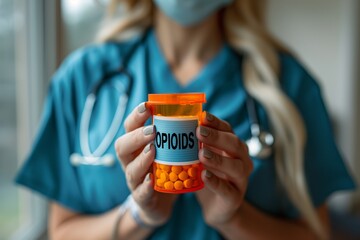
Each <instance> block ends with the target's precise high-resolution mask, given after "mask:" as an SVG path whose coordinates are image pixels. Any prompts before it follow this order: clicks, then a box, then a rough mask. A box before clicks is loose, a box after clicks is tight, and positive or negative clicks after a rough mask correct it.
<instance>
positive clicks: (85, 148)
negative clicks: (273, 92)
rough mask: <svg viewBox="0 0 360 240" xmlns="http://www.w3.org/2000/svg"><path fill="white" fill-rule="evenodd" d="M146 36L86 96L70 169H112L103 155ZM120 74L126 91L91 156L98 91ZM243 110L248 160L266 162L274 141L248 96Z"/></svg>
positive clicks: (117, 122) (117, 123) (122, 89)
mask: <svg viewBox="0 0 360 240" xmlns="http://www.w3.org/2000/svg"><path fill="white" fill-rule="evenodd" d="M148 32H149V31H148V30H147V31H146V32H145V34H143V35H142V37H141V38H140V40H139V41H138V42H137V43H135V44H134V45H133V46H132V48H131V49H130V50H129V51H128V53H127V54H126V55H125V57H124V58H123V61H122V64H121V65H120V67H119V68H118V69H117V70H115V71H111V72H109V73H107V74H105V76H104V77H103V78H102V79H100V81H98V82H97V84H95V86H94V87H93V88H92V90H91V91H90V93H89V95H88V96H87V97H86V100H85V106H84V109H83V112H82V114H81V117H80V129H79V138H80V139H79V140H80V149H81V152H82V155H81V154H79V153H73V154H72V155H71V156H70V162H71V164H72V165H74V166H78V165H93V166H107V167H110V166H113V165H114V163H115V161H116V159H115V156H113V155H112V154H105V152H106V151H107V150H108V149H109V147H110V146H111V143H112V142H113V140H114V138H115V137H116V133H117V131H118V129H119V127H120V126H121V123H122V122H123V120H124V116H125V111H126V107H127V103H128V99H129V95H130V91H131V89H132V83H133V77H132V75H131V74H130V73H129V71H128V70H127V64H128V62H129V60H130V58H131V56H132V55H133V53H134V51H135V50H136V48H137V47H138V46H140V45H141V44H142V43H144V42H145V39H146V36H147V35H148ZM121 74H122V75H123V76H125V77H126V78H127V79H128V86H127V87H126V86H125V85H124V84H121V85H120V87H117V89H118V91H119V92H120V97H119V100H118V105H117V108H116V111H115V115H114V119H113V120H112V122H111V124H110V127H109V129H108V131H107V132H106V134H105V136H104V138H103V140H102V141H101V143H100V144H99V146H98V147H97V148H96V149H95V150H94V151H93V152H91V150H90V147H89V125H90V120H91V115H92V112H93V109H94V105H95V102H96V98H97V95H98V92H99V89H100V88H101V86H103V84H104V83H105V82H107V81H108V80H109V79H111V78H112V77H114V76H119V75H121ZM246 108H247V111H248V114H249V120H250V132H251V137H250V138H249V139H248V140H246V141H245V142H246V144H247V146H248V150H249V155H250V157H253V158H258V159H265V158H268V157H269V156H270V155H271V154H272V149H273V144H274V137H273V135H272V134H271V133H270V132H267V131H264V130H262V129H261V127H260V123H259V119H258V115H257V112H256V106H255V101H254V99H253V98H252V97H251V96H250V95H249V94H246Z"/></svg>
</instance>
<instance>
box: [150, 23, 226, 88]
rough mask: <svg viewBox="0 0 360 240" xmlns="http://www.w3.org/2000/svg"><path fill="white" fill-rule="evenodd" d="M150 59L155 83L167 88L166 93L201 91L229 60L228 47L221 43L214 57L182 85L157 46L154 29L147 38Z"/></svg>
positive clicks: (214, 79) (213, 79)
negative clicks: (153, 69) (153, 68)
mask: <svg viewBox="0 0 360 240" xmlns="http://www.w3.org/2000/svg"><path fill="white" fill-rule="evenodd" d="M149 46H150V58H151V59H152V61H151V63H152V64H156V66H153V67H155V69H156V70H155V71H156V72H155V77H156V79H155V81H158V82H159V83H160V84H161V85H163V86H167V89H169V90H168V91H172V92H196V91H202V90H203V89H204V85H205V84H209V85H212V84H214V83H215V82H211V81H216V79H217V78H209V76H215V75H216V73H217V72H219V71H221V69H222V68H224V66H226V64H227V60H228V58H229V51H231V49H230V47H229V46H228V45H227V44H226V43H223V45H222V47H221V48H220V49H219V50H218V52H217V53H216V54H215V56H213V57H212V59H211V60H210V61H209V62H207V63H206V64H205V65H204V67H203V68H202V69H201V70H200V72H199V73H198V74H197V75H196V76H195V77H193V78H192V79H191V80H190V81H189V82H188V83H187V84H186V85H182V84H180V83H179V82H178V80H177V79H176V78H175V76H174V75H173V72H172V70H171V67H170V65H169V64H168V62H167V61H166V58H165V55H164V53H163V51H162V49H161V47H160V45H159V42H158V39H157V37H156V33H155V29H152V31H151V32H150V36H149Z"/></svg>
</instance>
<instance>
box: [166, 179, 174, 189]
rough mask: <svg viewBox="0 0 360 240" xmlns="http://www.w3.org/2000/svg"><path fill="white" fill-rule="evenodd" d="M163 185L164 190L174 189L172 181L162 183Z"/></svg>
mask: <svg viewBox="0 0 360 240" xmlns="http://www.w3.org/2000/svg"><path fill="white" fill-rule="evenodd" d="M164 187H165V189H166V190H173V189H174V183H173V182H171V181H167V182H166V183H164Z"/></svg>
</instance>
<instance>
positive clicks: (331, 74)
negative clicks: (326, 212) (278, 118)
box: [268, 0, 360, 206]
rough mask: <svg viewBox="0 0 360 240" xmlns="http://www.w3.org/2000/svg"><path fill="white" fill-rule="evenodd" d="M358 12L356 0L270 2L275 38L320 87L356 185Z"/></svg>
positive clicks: (346, 200) (346, 198)
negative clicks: (297, 59)
mask: <svg viewBox="0 0 360 240" xmlns="http://www.w3.org/2000/svg"><path fill="white" fill-rule="evenodd" d="M359 6H360V4H359V1H358V0H302V1H294V0H292V1H291V0H290V1H289V0H269V13H268V19H269V27H270V29H271V30H272V32H273V33H274V34H275V35H276V36H277V37H279V38H280V39H281V40H282V41H283V42H285V44H287V45H288V46H290V47H291V49H293V50H295V52H296V54H297V55H298V56H299V58H300V60H301V61H302V62H303V63H304V64H305V65H306V66H307V68H308V69H309V70H310V72H311V73H312V74H313V75H314V76H315V77H316V78H317V79H318V81H319V82H320V85H321V86H322V89H323V95H324V97H325V101H326V103H327V106H328V109H329V112H330V115H331V117H332V119H333V121H334V126H335V134H336V138H337V142H338V144H339V146H340V149H341V150H342V153H343V155H344V156H345V158H346V161H347V163H348V165H349V166H350V168H351V171H352V172H353V174H357V175H356V177H357V179H360V178H359V171H358V170H360V168H359V165H358V163H356V162H357V161H356V159H357V156H359V154H360V153H359V149H358V146H357V145H358V144H357V143H356V142H357V141H358V140H359V138H358V137H357V134H356V132H358V133H359V131H360V129H359V127H357V126H356V124H355V123H356V122H358V121H359V120H360V116H359V111H358V109H359V107H360V106H359V101H357V100H359V98H358V97H357V94H358V93H359V92H360V91H359V84H358V83H357V81H358V80H359V72H357V65H358V62H359V61H358V60H359V51H358V50H359V43H358V42H359V30H358V28H359V26H358V22H359V17H358V15H359V13H360V11H359V9H360V8H359ZM356 98H357V100H356ZM350 195H351V197H352V199H354V194H350ZM337 199H338V200H336V199H335V200H333V201H334V202H338V201H341V202H342V203H345V206H346V205H349V204H346V203H349V201H350V199H351V198H350V197H349V195H348V194H342V195H338V196H337ZM357 202H359V201H357ZM334 205H335V204H334ZM336 205H338V204H336Z"/></svg>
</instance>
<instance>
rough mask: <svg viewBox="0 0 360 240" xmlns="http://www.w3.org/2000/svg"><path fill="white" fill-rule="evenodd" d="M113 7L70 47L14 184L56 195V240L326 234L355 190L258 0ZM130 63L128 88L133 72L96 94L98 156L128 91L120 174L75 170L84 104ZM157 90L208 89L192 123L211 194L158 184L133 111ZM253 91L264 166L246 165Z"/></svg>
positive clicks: (143, 117) (314, 98) (313, 93)
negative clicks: (339, 196) (270, 140)
mask: <svg viewBox="0 0 360 240" xmlns="http://www.w3.org/2000/svg"><path fill="white" fill-rule="evenodd" d="M119 2H120V1H115V0H114V1H111V3H110V6H109V16H110V17H109V18H108V21H107V22H106V24H105V26H104V27H103V29H102V31H101V32H100V35H99V36H100V40H101V42H102V43H100V44H98V45H94V46H89V47H86V48H83V49H81V50H79V51H76V53H74V54H72V55H71V56H70V57H69V58H68V59H67V60H66V61H65V62H64V63H63V65H62V67H61V68H60V69H59V70H58V71H57V73H56V74H55V76H54V79H53V80H52V83H51V87H50V92H49V97H48V99H47V104H46V107H45V111H44V116H43V120H42V127H41V129H40V132H39V134H38V137H37V140H36V142H35V144H34V148H33V150H32V152H31V154H30V157H29V159H28V161H27V162H26V164H25V165H24V167H23V168H22V170H21V171H20V173H19V175H18V177H17V182H18V183H20V184H22V185H25V186H27V187H29V188H31V189H33V190H35V191H37V192H40V193H41V194H43V195H45V196H46V197H48V198H49V199H50V201H51V205H50V217H49V233H50V236H51V238H52V239H109V238H111V237H112V236H116V235H117V236H118V237H119V238H120V239H144V238H150V239H221V238H226V239H326V238H328V236H329V222H328V213H327V207H326V199H327V197H328V196H329V195H330V194H331V193H332V192H334V191H336V190H345V189H352V188H354V184H353V181H352V179H351V177H350V176H349V174H348V172H347V170H346V168H345V166H344V163H343V161H342V159H341V157H340V155H339V152H338V150H337V148H336V145H335V143H334V140H333V135H332V132H331V127H330V122H329V118H328V115H327V112H326V109H325V107H324V104H323V101H322V98H321V94H320V90H319V87H318V85H317V83H316V82H315V81H314V80H313V78H312V77H311V76H310V75H309V74H308V73H307V72H306V70H304V68H303V67H302V66H301V65H300V64H299V63H298V62H297V61H296V60H295V59H294V57H293V56H292V55H291V54H289V53H288V52H287V51H286V50H285V48H284V47H283V46H281V44H280V43H279V42H277V41H276V40H275V39H274V38H273V37H272V36H271V35H270V34H269V33H268V32H267V31H266V28H265V22H264V1H261V0H257V1H254V0H212V1H206V0H194V1H190V0H189V1H186V0H173V1H169V0H154V1H147V0H138V1H136V0H128V1H123V2H121V4H120V3H119ZM119 9H120V10H122V11H123V12H122V14H121V16H122V18H120V19H119V18H117V14H118V10H119ZM146 29H147V30H146ZM134 35H135V36H134ZM141 36H143V37H141ZM119 39H120V40H119ZM134 46H135V47H134ZM129 52H131V54H129ZM124 59H126V61H125V60H124ZM124 62H126V63H124ZM123 65H125V68H126V69H127V71H128V72H129V73H130V74H131V75H132V79H133V80H132V83H131V85H132V87H129V85H130V83H129V81H128V79H127V78H126V76H125V74H117V75H115V76H112V77H110V80H109V81H107V82H106V83H105V84H104V85H103V86H102V87H101V88H100V89H99V92H98V97H97V100H96V104H95V108H94V111H93V113H92V118H91V122H90V130H89V135H88V137H89V141H90V143H89V145H90V146H88V152H90V153H91V151H90V149H95V148H97V146H99V144H100V143H101V142H102V140H103V139H104V138H105V137H104V136H105V135H106V132H107V129H108V128H109V126H110V124H111V123H112V120H113V118H114V113H115V111H116V109H117V105H118V98H119V96H120V94H119V92H118V91H117V90H116V88H117V87H119V86H118V85H119V84H120V83H121V84H125V85H126V86H125V87H129V89H130V93H129V100H128V103H127V109H126V113H125V114H126V116H127V118H126V120H125V121H124V123H122V124H121V126H120V127H119V129H118V132H117V135H116V136H117V140H116V141H115V140H114V141H113V142H114V143H115V148H113V147H111V145H110V147H108V148H107V150H106V151H105V153H107V154H113V155H115V152H116V155H117V156H118V158H119V159H120V160H119V161H118V162H116V164H115V166H113V167H106V166H103V165H101V166H94V165H89V164H80V165H77V166H74V165H72V164H71V163H70V160H69V159H70V158H71V154H73V153H79V154H82V152H84V151H81V150H83V149H84V147H83V146H81V144H83V142H84V141H83V142H82V141H80V140H79V138H81V136H80V137H79V135H81V131H82V130H81V129H80V120H81V118H82V117H81V115H82V111H83V108H84V104H85V100H86V96H87V94H88V93H89V91H90V90H91V89H92V88H93V87H94V85H95V84H96V83H97V82H98V81H99V79H101V78H102V77H103V76H105V75H106V74H108V73H109V72H112V71H114V70H116V69H118V68H119V66H123ZM150 92H153V93H164V92H205V93H206V96H207V104H206V105H205V110H206V111H207V112H206V113H205V114H204V116H203V119H202V122H203V123H202V126H200V127H198V129H197V137H198V139H199V140H200V141H201V142H203V143H205V145H206V146H207V147H205V148H204V149H202V150H200V151H199V159H200V161H201V162H202V163H203V164H204V167H205V169H206V170H205V171H204V172H202V178H203V181H204V182H205V188H204V189H203V190H201V191H198V192H196V193H192V194H183V195H178V196H176V195H171V194H161V193H158V192H155V191H154V190H153V188H152V184H153V183H152V176H151V174H150V173H149V168H150V166H151V164H152V162H153V160H154V155H155V150H154V146H153V145H152V144H151V142H152V141H153V139H154V132H155V131H154V128H153V126H151V125H150V126H146V127H144V124H145V123H146V121H148V119H149V117H150V115H151V114H150V111H149V109H148V108H147V105H146V104H145V103H142V104H140V105H139V103H140V102H144V101H146V100H147V93H150ZM246 92H248V94H250V95H251V96H252V97H253V98H254V99H255V100H257V102H258V104H257V105H256V111H257V112H258V113H259V120H260V123H261V126H262V128H263V129H266V130H269V129H270V130H271V132H273V134H274V136H275V139H276V141H275V145H274V154H273V155H272V156H270V157H269V158H268V159H266V160H260V159H257V158H252V159H250V157H249V155H248V151H247V148H246V147H245V144H244V142H243V140H245V139H247V138H249V137H250V125H249V120H248V112H247V110H246V107H245V99H246ZM132 109H133V110H132ZM210 112H211V113H210ZM89 121H90V120H89ZM86 141H87V138H85V142H86ZM105 153H104V154H105ZM130 194H131V197H132V199H133V200H132V201H131V204H130V205H131V207H125V205H126V206H129V205H127V204H128V203H129V201H125V199H126V198H127V197H128V196H129V195H130ZM129 199H131V198H129ZM125 202H126V204H125ZM119 206H121V207H120V208H119ZM119 209H120V210H119ZM122 213H123V214H122Z"/></svg>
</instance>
